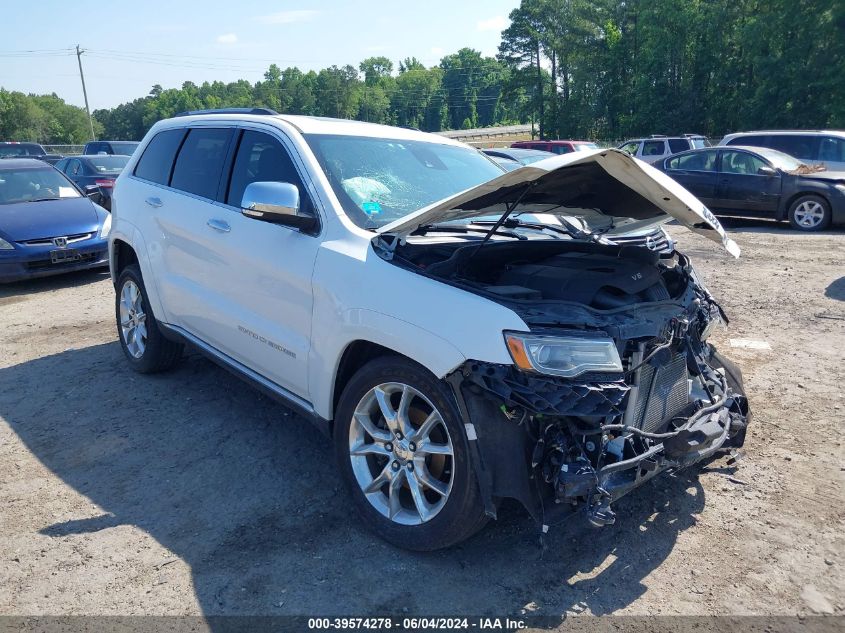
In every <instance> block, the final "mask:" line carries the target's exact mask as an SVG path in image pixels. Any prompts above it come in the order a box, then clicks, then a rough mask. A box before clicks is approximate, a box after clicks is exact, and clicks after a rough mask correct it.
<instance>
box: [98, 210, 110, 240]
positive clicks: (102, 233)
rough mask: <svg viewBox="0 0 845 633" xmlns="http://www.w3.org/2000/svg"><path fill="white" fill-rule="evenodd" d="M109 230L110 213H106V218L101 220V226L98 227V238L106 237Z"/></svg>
mask: <svg viewBox="0 0 845 633" xmlns="http://www.w3.org/2000/svg"><path fill="white" fill-rule="evenodd" d="M110 231H111V213H109V214H107V215H106V219H105V221H104V222H103V227H102V228H101V229H100V238H101V239H102V238H106V237H108V236H109V232H110Z"/></svg>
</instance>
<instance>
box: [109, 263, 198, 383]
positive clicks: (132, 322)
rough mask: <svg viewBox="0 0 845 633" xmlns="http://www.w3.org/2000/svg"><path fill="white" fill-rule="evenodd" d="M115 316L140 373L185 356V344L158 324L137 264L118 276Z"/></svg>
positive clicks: (132, 363)
mask: <svg viewBox="0 0 845 633" xmlns="http://www.w3.org/2000/svg"><path fill="white" fill-rule="evenodd" d="M115 318H116V320H117V335H118V338H119V339H120V347H121V348H122V349H123V354H124V355H125V356H126V360H128V361H129V366H130V367H132V369H134V370H135V371H137V372H138V373H141V374H154V373H157V372H161V371H166V370H168V369H170V368H171V367H173V366H174V365H175V364H176V363H177V362H178V361H179V359H180V358H181V356H182V348H183V346H182V345H181V344H179V343H174V342H173V341H170V340H168V339H166V338H165V337H164V335H163V334H162V333H161V330H160V329H159V327H158V322H157V321H156V318H155V316H154V315H153V312H152V310H151V309H150V301H149V299H148V298H147V290H146V288H144V280H143V278H142V277H141V271H140V269H139V268H138V265H137V264H130V265H129V266H127V267H126V268H124V269H123V271H121V273H120V276H119V277H118V279H117V293H116V295H115Z"/></svg>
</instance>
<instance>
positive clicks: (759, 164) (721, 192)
mask: <svg viewBox="0 0 845 633" xmlns="http://www.w3.org/2000/svg"><path fill="white" fill-rule="evenodd" d="M721 154H722V156H721V163H720V167H719V185H718V188H717V197H718V200H717V201H716V203H715V204H714V205H713V206H714V207H717V208H723V209H729V210H736V211H752V212H756V213H763V214H766V215H768V214H772V215H773V214H774V213H775V212H776V211H777V208H778V202H779V201H780V187H781V177H780V172H777V171H776V172H775V174H774V175H772V174H764V173H762V172H761V169H762V168H764V167H769V168H771V165H769V164H767V163H766V162H764V161H763V160H762V159H761V158H759V157H758V156H756V155H754V154H752V153H750V152H746V151H742V150H723V151H722V152H721Z"/></svg>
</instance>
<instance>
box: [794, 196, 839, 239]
mask: <svg viewBox="0 0 845 633" xmlns="http://www.w3.org/2000/svg"><path fill="white" fill-rule="evenodd" d="M787 216H788V217H789V224H790V226H792V228H793V229H797V230H799V231H808V232H813V231H824V230H825V229H826V228H827V227H828V226H830V218H831V215H830V205H829V204H828V202H827V200H825V199H824V198H822V197H821V196H816V195H813V194H807V195H803V196H798V197H797V198H796V199H795V200H793V201H792V204H791V205H789V212H788V213H787Z"/></svg>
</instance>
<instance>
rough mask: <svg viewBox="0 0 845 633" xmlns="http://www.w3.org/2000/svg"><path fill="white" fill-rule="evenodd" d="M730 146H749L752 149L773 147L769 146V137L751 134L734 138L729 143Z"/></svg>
mask: <svg viewBox="0 0 845 633" xmlns="http://www.w3.org/2000/svg"><path fill="white" fill-rule="evenodd" d="M727 144H728V145H749V146H751V147H771V145H769V137H768V136H765V135H763V134H750V135H748V136H738V137H737V138H732V139H731V140H730V141H728V142H727Z"/></svg>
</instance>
